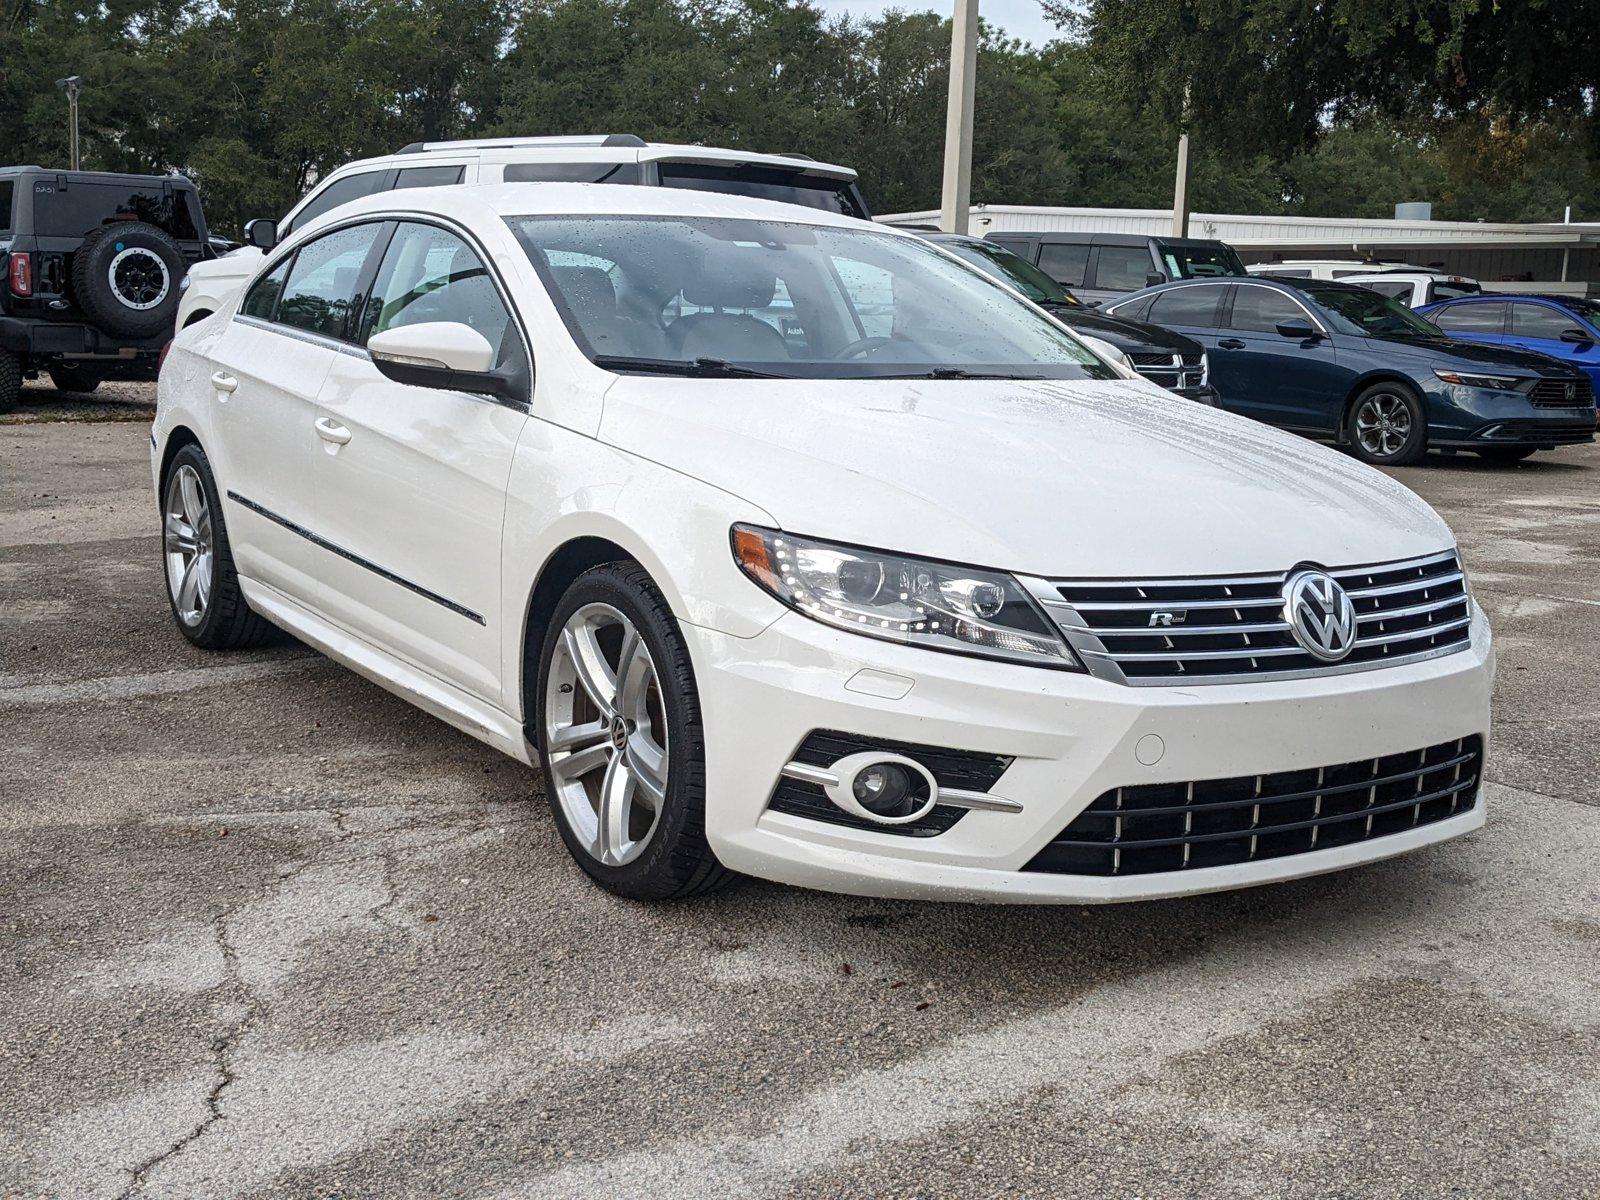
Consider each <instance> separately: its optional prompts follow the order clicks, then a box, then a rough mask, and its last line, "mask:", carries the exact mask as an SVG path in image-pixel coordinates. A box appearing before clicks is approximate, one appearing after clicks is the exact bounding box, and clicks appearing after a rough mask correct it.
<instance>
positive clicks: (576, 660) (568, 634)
mask: <svg viewBox="0 0 1600 1200" xmlns="http://www.w3.org/2000/svg"><path fill="white" fill-rule="evenodd" d="M561 640H562V642H563V644H564V645H565V646H566V649H567V654H568V656H570V657H571V659H572V668H573V670H574V672H576V674H577V676H578V686H579V687H581V688H583V690H584V692H585V693H586V694H587V695H588V697H589V699H590V701H591V702H592V703H593V704H594V706H595V707H596V708H598V709H599V710H600V711H601V713H603V714H604V715H606V716H610V715H611V714H612V713H614V712H616V700H617V678H616V676H615V675H613V674H612V673H611V667H610V665H609V664H608V663H607V662H606V659H605V655H604V654H602V653H601V652H600V642H599V640H598V639H597V638H596V637H595V631H594V627H593V626H592V625H588V624H584V625H581V626H579V627H578V628H576V629H574V628H573V627H572V626H570V625H569V626H567V627H566V628H565V629H563V630H562V631H561Z"/></svg>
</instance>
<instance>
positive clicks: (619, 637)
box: [537, 562, 730, 900]
mask: <svg viewBox="0 0 1600 1200" xmlns="http://www.w3.org/2000/svg"><path fill="white" fill-rule="evenodd" d="M537 681H538V692H537V695H538V697H539V706H538V707H539V714H538V720H539V726H538V728H539V734H540V736H539V762H540V765H541V766H542V767H543V769H544V778H545V790H546V792H547V793H548V795H549V799H550V807H551V810H552V811H553V812H554V814H555V819H556V827H557V828H558V829H559V830H560V831H561V839H562V841H564V842H565V843H566V846H567V850H568V851H569V852H570V853H571V855H572V857H573V858H574V859H576V860H577V862H578V865H579V866H580V867H582V868H583V869H584V871H586V872H587V873H588V875H589V876H590V878H592V879H593V880H594V881H595V882H596V883H598V884H599V885H600V886H601V887H603V888H605V889H606V890H607V891H610V892H614V893H616V894H617V895H619V896H626V897H628V898H630V899H634V900H671V899H678V898H680V897H685V896H693V895H698V894H701V893H703V892H708V891H711V890H713V889H714V888H717V887H719V886H721V885H722V884H724V883H725V882H727V880H728V878H729V877H730V876H729V872H728V871H727V869H726V868H724V867H723V866H722V864H721V863H719V862H718V861H717V858H716V855H715V854H713V853H712V851H711V847H710V845H709V844H708V843H707V841H706V835H705V801H706V796H705V733H704V728H703V726H702V725H701V720H700V699H699V693H698V692H697V690H696V688H695V681H694V669H693V666H692V664H691V663H690V661H689V652H688V648H687V647H686V646H685V645H684V641H683V635H682V633H681V632H680V631H679V628H678V623H677V621H676V620H675V619H674V618H673V616H672V611H671V609H670V608H669V607H668V606H667V602H666V600H665V599H664V598H663V597H662V595H661V592H660V591H659V590H658V589H657V588H656V586H655V584H654V583H653V582H652V581H651V579H650V576H649V574H648V573H647V572H646V571H645V570H644V568H642V567H640V566H638V565H637V564H635V563H623V562H618V563H607V564H604V565H602V566H598V567H594V568H592V569H590V570H588V571H586V572H584V573H583V574H582V575H581V576H579V577H578V579H577V580H576V581H575V582H574V583H573V584H572V586H571V587H569V588H568V589H567V592H566V594H565V595H564V596H563V597H562V598H561V602H560V603H559V604H558V605H557V606H556V610H555V612H554V614H553V615H552V617H551V619H550V624H549V626H548V629H547V632H546V634H545V639H544V645H543V647H542V649H541V651H540V655H539V673H538V677H537Z"/></svg>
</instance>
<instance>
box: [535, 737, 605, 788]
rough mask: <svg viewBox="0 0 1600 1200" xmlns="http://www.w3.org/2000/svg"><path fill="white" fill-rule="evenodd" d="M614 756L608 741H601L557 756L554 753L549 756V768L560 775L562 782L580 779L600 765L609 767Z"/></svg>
mask: <svg viewBox="0 0 1600 1200" xmlns="http://www.w3.org/2000/svg"><path fill="white" fill-rule="evenodd" d="M613 757H614V755H613V752H612V749H611V745H610V743H609V742H602V743H600V744H598V745H594V746H586V747H584V748H583V749H582V750H573V751H571V752H568V753H563V754H562V755H561V756H560V757H559V758H558V757H556V755H555V754H554V753H552V754H551V756H550V769H551V770H552V771H554V772H555V773H556V774H557V775H558V776H560V777H561V780H562V782H563V783H570V782H572V781H573V780H576V779H581V778H583V777H584V776H585V775H587V774H589V772H591V771H594V770H597V769H599V768H600V767H606V768H608V770H609V768H610V765H611V760H612V758H613Z"/></svg>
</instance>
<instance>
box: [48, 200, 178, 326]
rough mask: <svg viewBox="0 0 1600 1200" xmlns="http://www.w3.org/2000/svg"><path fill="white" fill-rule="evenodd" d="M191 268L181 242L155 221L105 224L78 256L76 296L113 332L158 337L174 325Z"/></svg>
mask: <svg viewBox="0 0 1600 1200" xmlns="http://www.w3.org/2000/svg"><path fill="white" fill-rule="evenodd" d="M186 269H187V264H186V263H185V261H184V257H183V251H182V250H181V249H179V247H178V243H177V242H176V241H174V240H173V239H172V238H171V237H170V236H168V235H167V234H166V233H165V232H163V231H162V230H160V229H158V228H156V227H155V226H154V225H148V224H146V223H145V222H143V221H119V222H117V223H115V224H112V225H102V226H101V227H100V228H99V229H96V230H93V231H91V232H90V233H89V234H88V235H87V236H86V237H85V238H84V239H83V245H81V246H80V247H79V248H78V252H77V253H76V254H75V255H74V256H73V262H72V291H73V298H74V299H75V300H77V302H78V307H79V308H80V309H81V310H82V311H83V313H84V315H85V316H87V317H88V318H89V320H90V321H91V322H93V323H94V324H95V325H98V326H100V328H102V329H104V330H106V331H107V332H110V333H120V334H125V335H127V336H129V337H152V336H154V335H155V334H158V333H160V332H161V331H162V330H164V329H171V328H172V323H173V319H174V316H175V315H176V313H177V311H178V295H179V293H178V281H179V280H181V279H182V278H183V273H184V271H185V270H186Z"/></svg>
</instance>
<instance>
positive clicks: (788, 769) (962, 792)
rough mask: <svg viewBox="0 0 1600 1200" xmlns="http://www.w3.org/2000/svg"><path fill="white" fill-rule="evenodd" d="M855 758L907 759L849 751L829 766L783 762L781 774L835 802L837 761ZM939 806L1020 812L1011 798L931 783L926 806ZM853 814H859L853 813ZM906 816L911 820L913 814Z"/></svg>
mask: <svg viewBox="0 0 1600 1200" xmlns="http://www.w3.org/2000/svg"><path fill="white" fill-rule="evenodd" d="M857 758H860V759H862V760H863V761H862V762H861V764H860V766H866V765H868V764H870V763H875V762H885V761H888V762H906V761H911V760H907V759H903V758H901V757H900V756H899V755H897V754H875V753H868V754H864V755H860V754H852V755H850V756H849V757H848V758H841V759H839V760H838V762H835V763H834V764H833V765H832V766H828V767H818V766H813V765H812V764H811V763H803V762H792V763H786V764H784V768H783V774H784V775H785V776H787V777H788V778H790V779H794V780H797V781H798V782H800V783H811V784H815V785H816V786H817V787H819V788H821V789H822V790H823V792H824V793H825V794H826V795H827V797H828V799H829V800H833V801H834V803H835V804H838V801H837V800H834V791H835V789H837V788H839V787H841V786H842V785H843V782H844V781H843V780H841V778H840V772H839V770H838V769H837V768H838V767H839V766H840V764H841V763H846V762H850V761H851V760H852V759H857ZM912 765H913V766H915V767H918V768H921V769H922V770H923V771H924V773H926V768H923V767H922V764H921V763H917V762H914V761H913V762H912ZM860 766H858V767H857V768H856V770H859V769H860ZM854 781H855V775H854V772H853V771H852V772H851V776H850V782H851V783H853V782H854ZM851 799H852V800H854V797H853V796H852V797H851ZM940 805H944V806H947V807H949V808H970V809H976V810H977V811H979V812H1003V813H1019V812H1021V811H1022V805H1020V804H1018V803H1017V802H1016V801H1015V800H1007V799H1006V798H1005V797H1004V796H996V795H992V794H991V793H989V792H970V791H968V790H966V789H965V788H942V787H939V786H937V784H935V786H934V789H933V804H932V805H930V806H929V807H938V806H940ZM839 807H840V808H843V809H844V810H845V811H846V812H849V813H856V809H855V808H854V807H852V806H850V805H844V804H840V805H839ZM863 812H864V810H863ZM856 815H863V814H861V813H857V814H856ZM864 815H865V816H866V818H867V819H868V820H869V821H873V822H875V823H877V824H879V825H891V824H903V823H904V821H905V819H902V820H901V821H885V820H884V819H883V818H882V817H878V816H874V815H873V814H871V813H864ZM909 819H911V820H915V818H914V817H913V818H909Z"/></svg>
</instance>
